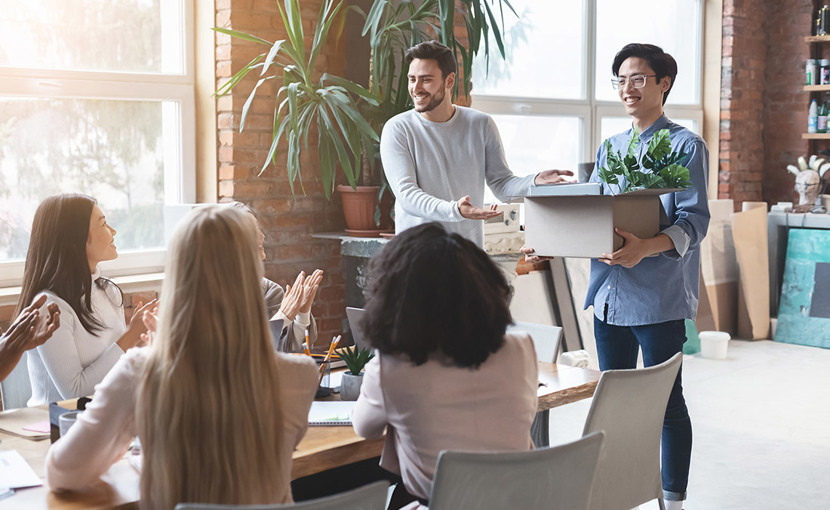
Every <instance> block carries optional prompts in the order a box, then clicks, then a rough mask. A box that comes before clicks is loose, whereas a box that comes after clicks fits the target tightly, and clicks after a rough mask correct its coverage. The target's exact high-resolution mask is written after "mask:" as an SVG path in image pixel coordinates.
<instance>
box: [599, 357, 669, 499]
mask: <svg viewBox="0 0 830 510" xmlns="http://www.w3.org/2000/svg"><path fill="white" fill-rule="evenodd" d="M682 360H683V354H681V353H677V354H675V355H674V356H673V357H672V358H671V359H669V360H668V361H666V362H664V363H661V364H659V365H655V366H653V367H649V368H642V369H637V370H608V371H606V372H603V373H602V376H600V379H599V383H598V384H597V389H596V391H595V392H594V401H593V402H592V403H591V409H590V410H589V411H588V417H587V418H586V420H585V429H584V430H583V434H584V435H588V434H591V433H594V432H597V431H600V430H602V431H604V432H605V446H604V447H603V449H602V455H601V456H600V461H599V468H598V469H597V478H596V483H595V484H594V492H593V494H592V496H591V509H592V510H610V509H628V508H635V507H637V506H638V505H640V504H641V503H645V502H646V501H651V500H653V499H656V498H662V496H663V490H662V483H661V481H660V436H661V434H662V432H663V417H664V416H665V414H666V404H667V403H668V401H669V393H671V388H672V385H673V384H674V380H675V378H676V377H677V372H678V370H679V369H680V363H681V361H682Z"/></svg>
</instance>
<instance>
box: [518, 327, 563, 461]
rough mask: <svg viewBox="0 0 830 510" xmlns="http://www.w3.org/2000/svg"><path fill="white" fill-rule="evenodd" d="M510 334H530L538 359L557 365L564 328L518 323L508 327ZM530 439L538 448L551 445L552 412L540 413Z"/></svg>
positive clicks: (531, 426)
mask: <svg viewBox="0 0 830 510" xmlns="http://www.w3.org/2000/svg"><path fill="white" fill-rule="evenodd" d="M507 332H508V333H519V332H523V333H528V334H529V335H530V338H531V339H532V340H533V347H534V348H535V349H536V359H538V360H539V361H544V362H546V363H556V360H557V359H558V358H559V351H560V350H561V349H562V328H560V327H559V326H548V325H545V324H535V323H533V322H521V321H516V323H515V324H514V325H512V326H508V328H507ZM530 437H531V438H532V439H533V444H535V445H536V447H537V448H539V447H542V446H549V445H550V412H549V411H539V412H538V413H536V417H535V418H533V423H532V424H531V425H530Z"/></svg>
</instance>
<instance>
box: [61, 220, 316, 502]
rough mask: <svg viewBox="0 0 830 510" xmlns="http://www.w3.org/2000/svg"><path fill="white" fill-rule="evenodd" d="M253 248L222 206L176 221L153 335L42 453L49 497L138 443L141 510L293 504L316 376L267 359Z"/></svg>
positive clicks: (303, 364)
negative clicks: (294, 461)
mask: <svg viewBox="0 0 830 510" xmlns="http://www.w3.org/2000/svg"><path fill="white" fill-rule="evenodd" d="M255 240H256V231H255V229H254V226H253V224H252V223H251V221H250V220H249V218H247V217H246V215H245V213H243V212H241V211H238V210H236V209H233V208H230V207H219V206H210V207H206V208H201V209H196V210H194V211H192V212H191V213H190V215H189V216H188V217H187V218H186V219H185V220H183V223H182V224H181V225H180V226H179V227H178V228H177V230H176V232H175V234H174V237H173V240H172V242H171V245H170V248H169V250H168V256H169V260H168V265H167V271H166V274H165V279H164V287H163V289H162V299H161V304H160V313H159V318H158V331H157V333H153V334H151V335H150V336H151V345H150V346H149V347H145V348H140V349H133V350H131V351H130V352H128V353H127V355H126V356H124V357H123V358H122V359H121V360H120V361H119V362H118V364H117V365H116V366H115V368H114V369H113V370H112V372H110V374H109V375H107V377H106V378H105V379H104V381H103V383H101V384H100V385H99V386H98V388H97V391H96V393H95V398H94V399H93V400H92V403H91V404H89V405H88V406H87V410H86V411H85V412H84V413H83V414H81V415H80V416H79V417H78V422H77V423H76V424H75V425H74V426H73V427H72V429H70V430H69V433H68V434H67V436H66V437H65V438H62V439H61V440H60V441H58V442H56V443H55V444H54V445H53V446H52V447H51V448H50V450H49V454H48V456H47V459H46V477H47V481H48V484H49V486H50V487H51V488H52V490H73V489H82V488H84V487H86V486H88V485H90V484H92V483H93V482H95V481H96V480H97V479H98V477H100V476H101V474H103V473H104V472H105V471H106V470H107V469H108V468H109V467H110V465H111V464H113V463H114V462H115V461H117V460H118V459H119V458H120V457H121V455H122V454H123V453H124V452H125V451H126V450H127V447H128V446H129V444H130V442H131V441H132V440H133V438H134V437H135V436H136V434H137V435H138V437H139V439H140V440H141V447H142V451H143V467H142V470H141V501H140V506H141V508H152V509H172V508H173V507H174V506H175V505H176V504H177V503H181V502H200V503H223V504H266V503H286V502H290V501H291V491H290V486H289V477H290V474H291V455H292V453H293V451H294V448H295V447H296V445H297V443H299V442H300V439H301V438H302V437H303V435H304V434H305V431H306V428H307V427H308V410H309V408H310V406H311V400H312V398H313V397H314V392H315V390H316V387H317V371H316V367H315V364H314V362H313V361H312V360H311V359H310V358H308V357H306V356H291V355H288V354H282V353H275V352H274V350H273V347H272V345H271V334H270V332H269V328H268V318H267V317H266V315H265V305H264V303H263V300H262V294H261V293H260V292H259V282H260V278H262V273H261V268H262V265H261V264H260V263H259V259H258V256H257V252H256V243H255ZM148 315H149V314H148ZM148 322H149V323H152V320H149V321H148Z"/></svg>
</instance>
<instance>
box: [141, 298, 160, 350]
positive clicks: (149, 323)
mask: <svg viewBox="0 0 830 510" xmlns="http://www.w3.org/2000/svg"><path fill="white" fill-rule="evenodd" d="M158 313H159V304H158V302H156V305H155V306H154V307H153V308H152V309H150V310H145V311H144V313H143V314H142V316H141V322H142V323H144V327H145V328H147V331H145V332H144V333H142V334H141V343H142V345H151V344H152V343H153V340H154V339H155V336H156V331H158V322H159V316H158Z"/></svg>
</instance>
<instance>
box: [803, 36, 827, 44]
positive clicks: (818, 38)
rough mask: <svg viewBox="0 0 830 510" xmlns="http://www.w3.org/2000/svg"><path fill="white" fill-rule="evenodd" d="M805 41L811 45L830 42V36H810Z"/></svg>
mask: <svg viewBox="0 0 830 510" xmlns="http://www.w3.org/2000/svg"><path fill="white" fill-rule="evenodd" d="M804 40H805V41H806V42H809V43H819V42H830V35H808V36H807V37H805V38H804Z"/></svg>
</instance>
